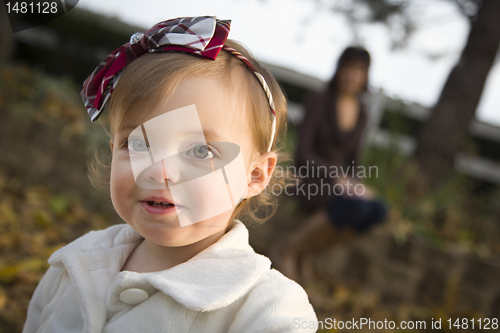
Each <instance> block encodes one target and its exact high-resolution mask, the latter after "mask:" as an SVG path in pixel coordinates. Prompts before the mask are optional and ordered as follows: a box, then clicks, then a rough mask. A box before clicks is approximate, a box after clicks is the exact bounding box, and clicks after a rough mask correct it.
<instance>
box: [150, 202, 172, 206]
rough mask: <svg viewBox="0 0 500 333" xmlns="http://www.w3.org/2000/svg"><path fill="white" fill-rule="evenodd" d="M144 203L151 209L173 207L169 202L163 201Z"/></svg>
mask: <svg viewBox="0 0 500 333" xmlns="http://www.w3.org/2000/svg"><path fill="white" fill-rule="evenodd" d="M146 203H147V204H148V205H150V206H152V207H170V206H174V205H173V204H171V203H169V202H164V201H146Z"/></svg>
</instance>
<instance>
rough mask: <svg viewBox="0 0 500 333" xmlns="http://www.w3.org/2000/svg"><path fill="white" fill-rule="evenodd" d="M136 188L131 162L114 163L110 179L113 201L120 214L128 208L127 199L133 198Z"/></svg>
mask: <svg viewBox="0 0 500 333" xmlns="http://www.w3.org/2000/svg"><path fill="white" fill-rule="evenodd" d="M135 186H136V185H135V181H134V176H133V174H132V169H131V167H130V162H129V161H128V160H126V161H113V163H112V164H111V177H110V192H111V201H112V202H113V206H114V207H115V209H116V210H117V212H118V213H119V214H120V210H121V209H122V207H124V206H127V199H129V198H130V197H131V194H132V193H131V192H132V191H133V190H134V188H135ZM120 215H121V214H120Z"/></svg>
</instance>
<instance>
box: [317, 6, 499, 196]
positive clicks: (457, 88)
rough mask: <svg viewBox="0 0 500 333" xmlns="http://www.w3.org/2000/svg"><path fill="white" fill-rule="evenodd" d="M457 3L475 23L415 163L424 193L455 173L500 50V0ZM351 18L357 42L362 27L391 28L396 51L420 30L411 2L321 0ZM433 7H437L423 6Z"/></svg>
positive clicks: (421, 137)
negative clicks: (457, 160)
mask: <svg viewBox="0 0 500 333" xmlns="http://www.w3.org/2000/svg"><path fill="white" fill-rule="evenodd" d="M444 1H449V2H451V3H454V4H455V5H456V6H457V8H458V9H459V10H460V12H461V13H462V14H463V15H464V16H465V17H467V19H468V21H469V23H470V32H469V36H468V39H467V43H466V45H465V47H464V49H463V50H462V54H461V57H460V61H459V62H458V64H457V65H456V66H455V67H454V68H453V69H452V71H451V72H450V74H449V76H448V79H447V81H446V84H445V85H444V87H443V90H442V91H441V95H440V97H439V100H438V102H437V103H436V105H435V106H434V108H433V110H432V112H431V115H430V117H429V119H428V120H427V122H426V123H425V124H424V126H423V128H422V131H421V133H420V135H419V137H418V142H417V149H416V151H415V154H414V158H413V160H414V161H416V162H417V163H416V165H417V167H418V170H419V171H420V172H419V174H420V177H418V179H417V180H416V181H417V182H418V183H419V184H420V185H423V187H422V189H433V188H436V187H437V186H439V185H440V184H441V183H442V182H443V181H444V180H446V179H447V176H448V175H449V174H450V173H451V171H452V170H453V166H454V160H455V155H456V153H457V152H458V151H459V150H460V148H461V144H462V143H463V141H464V138H465V137H466V136H467V133H468V127H469V124H470V122H471V120H472V119H473V118H474V116H475V112H476V108H477V105H478V103H479V100H480V98H481V94H482V92H483V88H484V84H485V82H486V79H487V76H488V73H489V71H490V69H491V67H492V66H493V64H494V62H495V58H496V55H497V51H498V48H499V46H500V0H444ZM315 2H316V4H318V5H319V6H320V7H322V8H321V9H322V10H324V9H326V8H325V7H327V8H329V9H330V10H333V11H335V12H337V13H342V14H344V15H345V16H346V17H347V18H348V22H349V24H350V25H351V29H352V31H353V33H354V35H355V37H357V30H358V28H359V26H360V23H370V22H382V23H384V24H386V25H387V26H388V28H389V33H390V34H391V40H392V44H393V45H392V46H393V48H401V47H405V46H406V41H407V40H408V38H409V37H410V36H411V34H412V33H413V32H414V31H415V30H416V28H417V27H418V24H417V23H416V22H415V21H414V17H412V15H411V13H410V11H409V10H408V8H409V7H410V6H409V5H410V4H416V2H413V3H412V2H411V1H410V0H353V1H336V0H315ZM421 4H422V5H425V6H432V5H434V3H433V2H432V1H430V2H426V3H423V2H422V3H421Z"/></svg>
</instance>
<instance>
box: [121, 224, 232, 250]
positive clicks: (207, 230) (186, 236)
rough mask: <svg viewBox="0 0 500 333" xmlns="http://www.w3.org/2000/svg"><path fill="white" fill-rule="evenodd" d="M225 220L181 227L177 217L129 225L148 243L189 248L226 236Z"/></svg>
mask: <svg viewBox="0 0 500 333" xmlns="http://www.w3.org/2000/svg"><path fill="white" fill-rule="evenodd" d="M228 219H229V217H227V218H226V219H225V221H224V220H220V219H215V218H211V219H208V220H205V221H201V222H197V223H193V224H190V225H186V226H183V227H181V225H180V223H179V220H178V218H177V217H172V218H164V219H163V220H162V221H152V220H150V221H142V223H133V222H132V223H128V222H127V223H128V224H129V225H130V226H131V227H132V228H134V229H135V230H136V231H137V232H138V233H139V234H140V235H141V236H142V237H144V238H145V239H147V240H148V241H150V242H152V243H154V244H157V245H160V246H165V247H181V246H188V245H192V244H195V243H198V242H200V241H203V240H205V239H207V238H210V237H213V236H214V235H216V234H218V235H221V234H224V233H225V231H226V229H227V226H228Z"/></svg>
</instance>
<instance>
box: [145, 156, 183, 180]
mask: <svg viewBox="0 0 500 333" xmlns="http://www.w3.org/2000/svg"><path fill="white" fill-rule="evenodd" d="M179 174H180V172H179V168H178V167H176V166H175V165H173V163H168V160H166V159H162V160H160V161H158V162H156V163H154V164H153V165H152V166H151V167H150V168H149V177H148V178H150V179H151V180H153V181H155V182H157V183H166V182H167V181H171V182H173V183H176V182H177V181H178V180H179Z"/></svg>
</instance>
